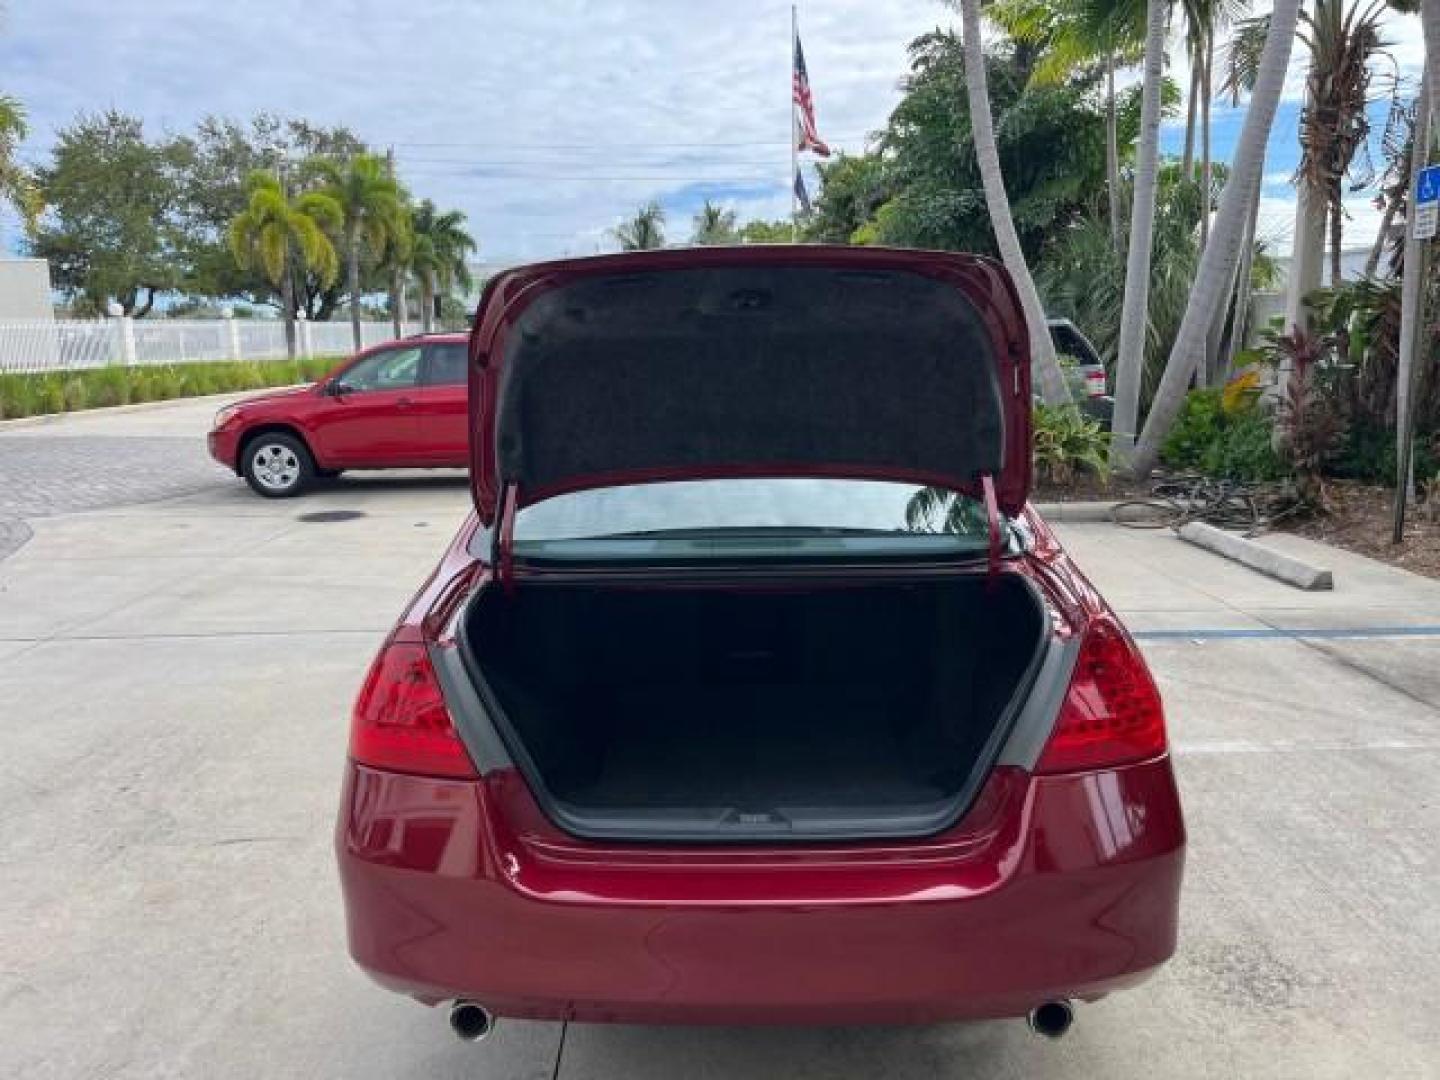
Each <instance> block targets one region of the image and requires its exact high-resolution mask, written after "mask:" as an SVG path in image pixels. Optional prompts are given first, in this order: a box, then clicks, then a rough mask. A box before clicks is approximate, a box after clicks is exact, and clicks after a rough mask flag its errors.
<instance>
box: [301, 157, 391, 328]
mask: <svg viewBox="0 0 1440 1080" xmlns="http://www.w3.org/2000/svg"><path fill="white" fill-rule="evenodd" d="M313 165H314V170H315V172H316V174H317V175H318V176H319V177H321V178H322V179H323V181H324V186H323V187H322V189H321V190H322V191H323V192H324V193H325V194H326V195H328V196H329V197H330V198H331V199H333V200H334V201H335V202H336V203H337V204H338V205H339V207H340V211H341V213H342V215H343V218H344V223H343V227H342V230H341V236H342V248H343V251H344V255H345V288H346V291H347V292H348V293H349V295H350V333H351V335H352V336H353V338H354V340H355V348H356V349H359V348H360V346H361V338H360V299H361V297H362V295H363V293H362V290H361V284H360V268H361V266H362V264H364V263H366V262H377V261H378V260H379V259H380V257H381V256H382V255H383V254H384V251H385V244H386V241H387V240H389V238H390V237H391V236H392V235H393V234H394V233H395V232H396V231H397V230H398V229H400V228H401V224H400V220H401V213H402V199H401V193H400V185H399V184H397V183H396V182H395V178H394V177H393V176H391V175H390V171H389V170H388V169H387V168H386V167H385V161H384V159H383V158H380V157H377V156H376V155H374V154H357V155H356V156H354V157H352V158H350V159H349V160H348V161H345V162H344V163H340V162H335V161H331V160H327V159H324V158H320V159H318V160H315V161H314V163H313Z"/></svg>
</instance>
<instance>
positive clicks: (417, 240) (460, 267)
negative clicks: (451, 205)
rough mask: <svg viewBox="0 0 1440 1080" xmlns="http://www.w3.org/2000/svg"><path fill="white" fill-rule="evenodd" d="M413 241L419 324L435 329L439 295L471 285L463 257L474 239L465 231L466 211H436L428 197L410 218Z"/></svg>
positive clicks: (427, 330)
mask: <svg viewBox="0 0 1440 1080" xmlns="http://www.w3.org/2000/svg"><path fill="white" fill-rule="evenodd" d="M411 229H412V232H413V234H414V242H413V245H412V253H411V266H412V268H413V269H414V272H415V277H416V279H417V280H418V281H419V282H420V327H421V330H422V331H423V332H424V333H427V334H428V333H429V332H430V331H431V330H433V329H434V326H435V319H436V317H437V316H439V314H440V298H441V297H442V296H446V295H448V294H449V292H450V290H451V289H452V288H453V287H454V286H455V285H459V286H460V287H461V288H464V289H468V288H469V287H470V284H471V282H470V269H469V267H468V266H467V265H466V262H465V257H466V256H467V255H469V254H470V253H472V252H474V251H475V250H476V247H477V245H476V243H475V239H474V238H473V237H472V236H471V235H470V234H469V233H468V232H466V231H465V215H464V214H463V213H461V212H460V211H459V210H446V211H443V212H441V211H438V210H436V209H435V204H434V203H433V202H431V201H430V200H429V199H426V200H424V201H423V202H421V203H420V205H419V206H417V207H416V208H415V213H414V215H413V216H412V219H411Z"/></svg>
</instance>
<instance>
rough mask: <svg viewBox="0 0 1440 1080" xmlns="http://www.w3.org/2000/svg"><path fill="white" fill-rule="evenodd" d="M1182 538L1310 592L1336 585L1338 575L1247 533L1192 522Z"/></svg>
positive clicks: (1184, 527)
mask: <svg viewBox="0 0 1440 1080" xmlns="http://www.w3.org/2000/svg"><path fill="white" fill-rule="evenodd" d="M1180 539H1182V540H1185V541H1187V542H1189V543H1191V544H1194V545H1196V546H1197V547H1202V548H1204V549H1205V550H1206V551H1213V552H1214V553H1215V554H1217V555H1223V556H1224V557H1225V558H1227V559H1233V560H1234V561H1235V562H1238V563H1240V564H1241V565H1242V566H1248V567H1249V568H1250V569H1252V570H1257V571H1259V572H1260V573H1262V574H1264V575H1265V576H1266V577H1272V578H1274V579H1275V580H1276V581H1283V582H1285V584H1287V585H1293V586H1295V588H1297V589H1304V590H1305V591H1306V592H1315V591H1318V590H1322V589H1333V588H1334V587H1335V579H1334V576H1333V575H1332V574H1331V573H1330V571H1329V570H1325V569H1322V568H1320V567H1318V566H1311V565H1310V564H1309V563H1307V562H1305V561H1304V560H1302V559H1297V558H1295V557H1294V556H1292V555H1286V554H1284V553H1282V552H1279V551H1276V550H1275V549H1274V548H1268V547H1266V546H1265V545H1264V544H1258V543H1256V542H1255V541H1254V540H1247V539H1246V538H1245V537H1243V536H1236V535H1235V534H1234V533H1228V532H1225V530H1223V529H1217V528H1215V526H1213V525H1206V524H1205V523H1204V522H1202V521H1192V522H1190V524H1188V525H1183V526H1181V528H1180Z"/></svg>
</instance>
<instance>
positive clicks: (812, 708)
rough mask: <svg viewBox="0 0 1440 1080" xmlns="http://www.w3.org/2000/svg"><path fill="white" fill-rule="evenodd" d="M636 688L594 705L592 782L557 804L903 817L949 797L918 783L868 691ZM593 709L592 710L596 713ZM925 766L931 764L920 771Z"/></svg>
mask: <svg viewBox="0 0 1440 1080" xmlns="http://www.w3.org/2000/svg"><path fill="white" fill-rule="evenodd" d="M695 693H696V688H695V687H693V686H692V687H687V688H685V689H684V690H683V691H682V690H666V689H665V688H646V689H643V690H627V691H623V692H620V693H616V694H614V695H613V696H611V697H609V698H608V699H607V700H605V701H604V704H603V706H602V708H604V711H605V712H607V713H609V715H610V717H611V718H612V722H613V726H611V727H610V728H609V730H608V735H607V737H606V738H605V739H604V742H603V744H602V745H601V747H600V748H599V760H598V773H597V774H596V775H595V777H594V779H593V781H592V782H591V783H588V784H586V785H584V786H583V787H581V788H579V789H577V790H575V791H573V792H571V793H568V795H567V798H568V800H569V801H572V802H575V803H578V804H581V805H589V806H595V807H607V808H621V807H633V808H637V809H639V808H646V807H650V808H653V807H658V806H670V807H697V806H708V807H734V808H737V809H740V810H755V811H766V810H773V809H776V808H778V807H785V806H793V807H802V806H803V807H823V806H832V807H837V808H845V807H863V806H904V805H916V804H924V803H931V802H935V801H937V800H940V799H944V798H946V797H947V795H948V794H949V793H948V792H947V791H946V790H945V789H944V788H942V787H940V786H937V784H935V783H933V782H931V781H930V778H928V777H925V776H923V775H920V773H921V769H920V767H917V763H916V762H914V761H913V760H911V756H910V755H907V753H906V748H905V747H904V745H903V743H902V740H901V738H900V737H899V735H898V734H897V731H896V729H897V727H898V725H897V724H896V723H895V722H894V720H893V717H892V715H891V714H892V713H893V712H894V711H895V710H896V709H898V708H903V707H904V706H901V705H900V704H899V703H897V702H894V701H886V700H885V694H884V693H883V692H882V691H880V690H879V689H878V688H874V687H866V686H849V687H828V688H826V690H825V692H824V693H823V694H821V693H817V691H816V690H815V689H813V688H802V687H793V686H749V687H736V686H719V687H714V688H708V689H707V690H706V691H705V692H704V696H703V697H696V696H695ZM597 704H599V702H597ZM930 764H931V765H933V764H934V763H930Z"/></svg>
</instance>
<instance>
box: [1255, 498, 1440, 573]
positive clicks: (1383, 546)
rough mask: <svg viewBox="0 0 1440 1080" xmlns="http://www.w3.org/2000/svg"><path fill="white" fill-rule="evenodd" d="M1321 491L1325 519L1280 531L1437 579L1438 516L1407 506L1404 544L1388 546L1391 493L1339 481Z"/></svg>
mask: <svg viewBox="0 0 1440 1080" xmlns="http://www.w3.org/2000/svg"><path fill="white" fill-rule="evenodd" d="M1325 490H1326V495H1327V497H1328V500H1329V503H1330V512H1329V513H1327V514H1317V515H1315V516H1313V517H1309V518H1306V519H1304V520H1301V521H1291V522H1286V523H1283V524H1282V525H1281V526H1280V528H1282V529H1283V530H1284V531H1286V532H1292V533H1296V534H1297V535H1299V536H1306V537H1309V538H1310V539H1311V540H1319V541H1321V542H1322V543H1326V544H1334V545H1335V546H1336V547H1339V548H1344V549H1345V550H1346V551H1353V552H1355V553H1356V554H1357V555H1368V556H1369V557H1370V558H1372V559H1379V560H1380V561H1381V562H1387V563H1390V564H1391V565H1392V566H1398V567H1400V568H1401V569H1403V570H1411V571H1413V572H1415V573H1417V574H1424V575H1425V576H1427V577H1433V578H1440V514H1437V513H1435V512H1434V509H1433V508H1432V507H1430V506H1428V505H1426V504H1424V503H1421V504H1420V505H1419V506H1410V507H1409V508H1408V509H1407V510H1406V514H1405V539H1404V542H1403V543H1400V544H1392V543H1390V529H1391V519H1392V516H1393V514H1394V509H1395V495H1394V492H1392V491H1390V490H1389V489H1388V488H1382V487H1374V486H1371V485H1369V484H1359V483H1353V482H1350V481H1342V480H1332V481H1328V482H1327V483H1326V485H1325Z"/></svg>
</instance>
